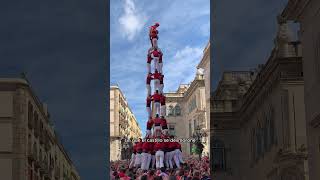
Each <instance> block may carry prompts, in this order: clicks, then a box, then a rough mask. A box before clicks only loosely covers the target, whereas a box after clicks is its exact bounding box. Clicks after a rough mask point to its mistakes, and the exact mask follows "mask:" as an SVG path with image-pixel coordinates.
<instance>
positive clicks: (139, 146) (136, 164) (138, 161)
mask: <svg viewBox="0 0 320 180" xmlns="http://www.w3.org/2000/svg"><path fill="white" fill-rule="evenodd" d="M136 151H137V153H136V155H135V161H134V167H140V166H141V153H142V139H139V142H138V143H137V144H136Z"/></svg>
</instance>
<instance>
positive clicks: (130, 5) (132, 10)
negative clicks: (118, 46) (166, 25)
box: [119, 0, 147, 41]
mask: <svg viewBox="0 0 320 180" xmlns="http://www.w3.org/2000/svg"><path fill="white" fill-rule="evenodd" d="M123 8H124V14H122V16H121V17H120V18H119V23H120V25H121V27H122V30H121V31H120V32H123V33H124V34H123V35H124V36H125V37H126V38H127V39H128V40H129V41H131V40H133V39H134V37H135V36H136V34H137V33H139V32H140V31H141V30H142V28H143V27H144V25H145V23H146V21H147V18H146V16H145V15H144V14H143V13H141V12H139V11H138V10H137V9H136V6H135V4H134V2H133V0H125V3H124V7H123Z"/></svg>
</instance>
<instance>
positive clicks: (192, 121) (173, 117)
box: [164, 43, 210, 156]
mask: <svg viewBox="0 0 320 180" xmlns="http://www.w3.org/2000/svg"><path fill="white" fill-rule="evenodd" d="M197 69H198V71H197V73H196V75H195V78H194V80H193V81H192V82H191V83H190V84H181V85H179V87H178V89H177V90H176V91H175V92H167V93H164V95H165V96H166V106H167V107H166V110H167V112H166V119H167V122H168V128H169V133H170V134H173V135H175V136H176V138H178V139H188V138H189V139H190V138H193V135H194V134H195V132H196V129H197V128H198V129H200V130H201V131H203V132H204V133H205V134H206V135H207V136H206V137H202V141H203V142H204V143H203V144H204V150H203V155H207V156H209V144H210V136H209V133H210V131H209V129H210V121H209V119H210V113H207V112H209V109H210V43H209V44H208V45H207V46H206V48H205V49H204V53H203V57H202V59H201V61H200V62H199V64H198V66H197ZM208 108H209V109H208ZM181 146H182V152H183V153H184V154H186V155H190V154H192V146H193V143H188V142H185V143H181Z"/></svg>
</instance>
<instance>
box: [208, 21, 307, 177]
mask: <svg viewBox="0 0 320 180" xmlns="http://www.w3.org/2000/svg"><path fill="white" fill-rule="evenodd" d="M288 30H289V29H288V24H286V23H283V22H282V21H279V30H278V34H277V37H276V38H275V47H274V48H273V50H272V52H271V54H270V56H269V58H268V60H267V62H266V64H264V65H261V66H259V67H258V68H257V69H256V70H255V71H248V72H246V71H242V72H239V71H233V72H225V73H224V74H223V76H222V78H221V81H220V82H219V84H218V87H217V89H216V90H215V92H214V94H213V97H212V98H211V99H212V101H211V102H212V104H211V107H212V111H211V113H212V114H211V118H212V122H211V123H212V124H213V126H212V130H211V132H212V133H211V141H212V143H211V145H212V147H211V150H212V154H213V157H212V159H213V161H212V162H211V165H212V166H211V168H212V170H213V171H214V176H215V178H216V179H220V180H229V179H246V180H256V179H259V180H275V179H296V180H307V179H308V172H309V170H308V162H307V148H306V147H307V137H306V119H305V109H304V81H303V69H302V57H301V44H300V42H298V41H292V39H291V38H290V36H289V34H290V33H289V31H288Z"/></svg>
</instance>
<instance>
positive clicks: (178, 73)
mask: <svg viewBox="0 0 320 180" xmlns="http://www.w3.org/2000/svg"><path fill="white" fill-rule="evenodd" d="M202 54H203V48H200V47H189V46H186V47H184V48H183V49H181V50H179V51H177V53H176V54H175V55H174V56H173V57H172V58H170V59H171V60H170V62H167V63H166V62H165V61H164V65H163V67H164V75H165V91H168V90H169V91H174V90H176V89H177V88H178V86H179V84H180V83H190V82H191V81H192V80H193V78H194V77H195V73H196V66H197V65H198V63H199V62H200V60H201V58H202Z"/></svg>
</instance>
